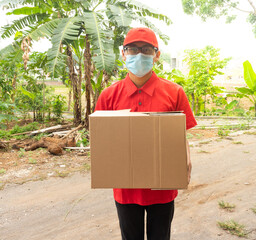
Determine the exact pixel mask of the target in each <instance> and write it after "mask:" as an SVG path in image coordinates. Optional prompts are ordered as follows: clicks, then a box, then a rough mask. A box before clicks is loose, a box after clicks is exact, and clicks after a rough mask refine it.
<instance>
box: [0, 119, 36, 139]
mask: <svg viewBox="0 0 256 240" xmlns="http://www.w3.org/2000/svg"><path fill="white" fill-rule="evenodd" d="M39 126H40V125H39V123H38V122H32V123H29V124H27V125H25V126H22V127H20V126H18V125H17V124H16V125H15V126H14V127H13V128H12V129H10V130H8V131H6V130H0V138H1V139H6V140H8V139H10V138H12V137H15V138H16V139H23V138H25V136H12V134H16V133H23V132H29V131H33V130H37V129H38V128H39Z"/></svg>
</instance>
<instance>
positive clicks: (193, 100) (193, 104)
mask: <svg viewBox="0 0 256 240" xmlns="http://www.w3.org/2000/svg"><path fill="white" fill-rule="evenodd" d="M191 97H192V111H193V112H194V114H195V94H194V93H191Z"/></svg>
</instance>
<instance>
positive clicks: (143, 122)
mask: <svg viewBox="0 0 256 240" xmlns="http://www.w3.org/2000/svg"><path fill="white" fill-rule="evenodd" d="M89 121H90V144H91V146H90V147H91V187H92V188H150V189H184V188H187V152H186V118H185V114H183V113H180V112H168V113H141V112H130V111H129V110H121V111H96V112H94V113H93V114H91V115H90V117H89Z"/></svg>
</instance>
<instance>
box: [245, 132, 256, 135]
mask: <svg viewBox="0 0 256 240" xmlns="http://www.w3.org/2000/svg"><path fill="white" fill-rule="evenodd" d="M244 134H247V135H256V132H245V133H244Z"/></svg>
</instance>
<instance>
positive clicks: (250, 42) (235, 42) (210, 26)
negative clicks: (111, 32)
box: [140, 0, 256, 68]
mask: <svg viewBox="0 0 256 240" xmlns="http://www.w3.org/2000/svg"><path fill="white" fill-rule="evenodd" d="M140 1H141V2H143V3H144V4H147V5H148V6H150V7H151V8H155V9H157V10H158V11H159V12H161V13H163V14H165V15H167V16H168V17H169V18H171V20H172V22H173V24H171V25H170V26H165V25H164V24H158V26H159V29H160V30H162V32H163V33H165V34H167V35H168V36H169V37H170V41H169V43H168V45H167V46H165V45H164V44H163V43H161V45H160V48H162V49H163V50H164V51H168V52H170V53H171V55H172V56H175V55H178V54H179V53H181V52H183V51H184V49H191V48H204V47H205V46H207V45H211V46H213V47H215V48H220V53H221V56H223V57H232V58H233V59H234V60H238V62H243V61H245V60H249V61H251V62H252V63H255V66H256V38H255V37H254V34H253V32H252V27H251V25H250V24H249V23H248V22H247V21H246V17H247V14H246V13H241V12H235V13H237V14H238V18H237V20H236V21H235V22H234V23H231V24H226V23H225V18H224V17H223V18H222V19H218V20H217V19H208V20H207V21H206V22H203V21H202V20H201V18H200V17H198V16H195V15H193V16H191V15H186V14H185V13H184V12H183V9H182V4H181V0H170V1H166V0H157V1H156V0H140ZM240 3H243V6H241V8H243V9H249V10H251V7H250V6H249V5H248V1H247V0H240ZM255 68H256V67H255Z"/></svg>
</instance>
